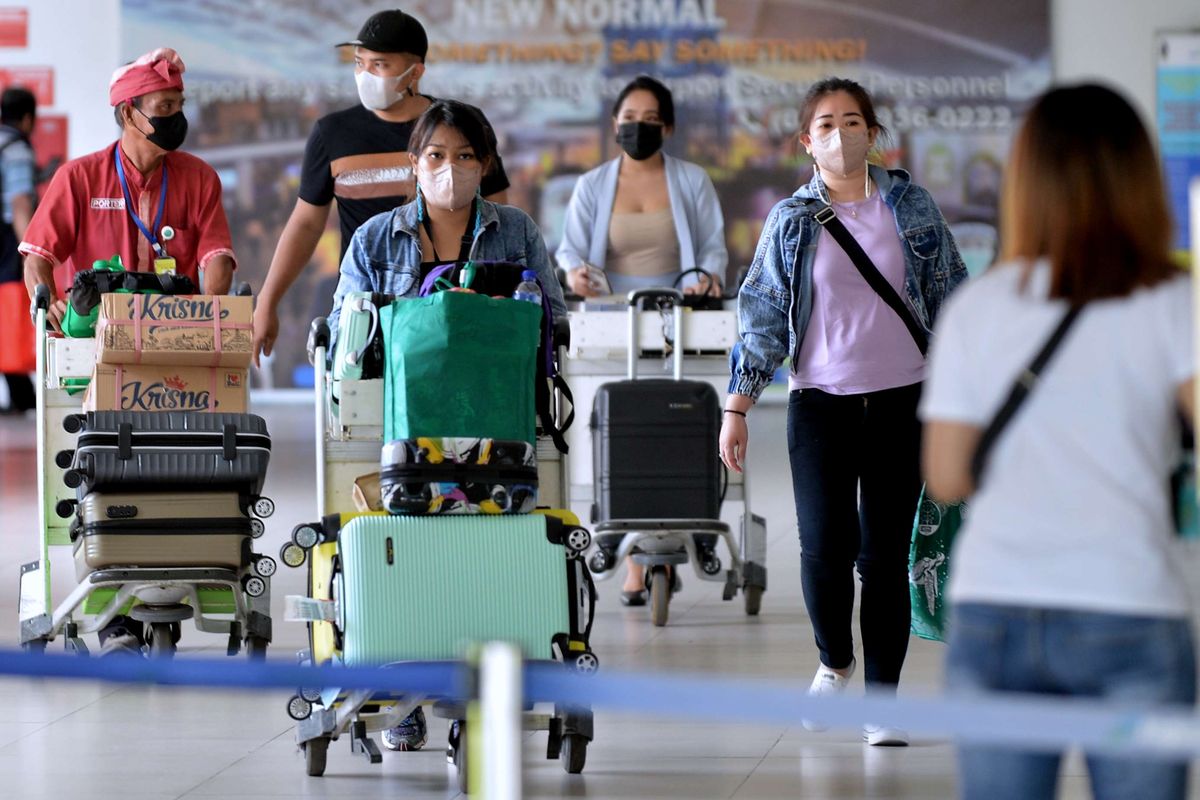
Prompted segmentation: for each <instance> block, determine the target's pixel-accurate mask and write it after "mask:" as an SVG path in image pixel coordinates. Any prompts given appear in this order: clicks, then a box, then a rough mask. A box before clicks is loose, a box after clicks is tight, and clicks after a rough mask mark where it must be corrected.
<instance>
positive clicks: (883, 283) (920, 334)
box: [809, 201, 929, 356]
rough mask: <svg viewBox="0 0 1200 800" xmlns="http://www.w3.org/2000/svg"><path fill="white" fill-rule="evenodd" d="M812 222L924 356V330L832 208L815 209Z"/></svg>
mask: <svg viewBox="0 0 1200 800" xmlns="http://www.w3.org/2000/svg"><path fill="white" fill-rule="evenodd" d="M809 202H817V201H809ZM813 219H815V220H816V221H817V222H818V223H819V224H820V225H821V227H822V228H824V229H825V230H827V231H829V235H830V236H832V237H833V240H834V241H835V242H837V243H838V244H839V245H841V248H842V249H843V250H845V251H846V255H848V256H850V261H851V262H853V263H854V266H855V268H856V269H857V270H858V272H859V274H860V275H862V276H863V279H864V280H865V281H866V282H867V285H869V286H870V287H871V288H872V289H874V290H875V294H877V295H879V299H881V300H883V302H885V303H887V304H888V306H889V307H890V308H891V309H892V310H893V311H895V312H896V314H897V316H899V317H900V320H901V321H902V322H903V323H904V327H906V328H908V332H909V334H910V335H911V336H912V338H913V341H914V342H916V343H917V349H918V350H920V351H921V355H922V356H924V355H925V353H926V352H927V351H928V350H929V337H928V336H926V335H925V330H924V329H923V328H922V327H921V325H920V323H918V322H917V321H916V319H914V318H913V315H912V312H911V311H909V309H908V306H906V305H905V304H904V301H903V300H902V299H901V298H900V295H899V294H897V293H896V290H895V289H893V288H892V285H891V284H890V283H888V281H887V278H885V277H883V274H882V273H881V272H880V271H879V268H878V267H876V266H875V262H873V261H871V257H870V256H869V255H867V252H866V251H865V250H863V249H862V246H861V245H860V244H859V243H858V240H857V239H855V238H854V235H853V234H852V233H850V231H848V230H846V226H845V225H843V224H842V221H841V220H840V219H838V218H837V212H836V211H834V210H833V206H829V205H824V204H822V206H821V208H819V209H817V212H816V213H815V214H813Z"/></svg>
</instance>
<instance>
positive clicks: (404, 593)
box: [337, 515, 590, 666]
mask: <svg viewBox="0 0 1200 800" xmlns="http://www.w3.org/2000/svg"><path fill="white" fill-rule="evenodd" d="M569 530H571V529H570V528H568V527H566V526H563V525H562V524H561V523H559V522H557V521H556V520H553V519H548V518H546V517H543V516H540V515H533V516H488V517H484V516H455V517H450V516H443V517H416V516H410V517H388V516H362V517H355V518H353V519H351V520H350V521H349V522H347V523H346V524H345V526H344V527H342V528H341V530H340V532H339V533H338V535H337V541H338V557H339V562H340V563H339V564H338V569H339V571H340V576H339V577H338V579H337V581H338V583H339V584H340V586H339V589H340V592H339V595H340V598H339V599H340V603H341V609H340V615H339V616H340V617H341V619H340V625H339V627H340V629H341V636H340V638H341V642H340V645H341V650H342V661H343V663H345V664H347V665H351V666H353V665H369V664H386V663H390V662H394V661H416V660H419V661H425V660H431V661H432V660H443V659H445V660H450V659H460V658H462V657H464V655H465V654H466V650H467V648H468V646H469V645H470V644H471V643H473V642H486V641H493V640H503V641H508V642H512V643H514V644H516V645H517V646H519V647H520V648H521V650H522V651H523V653H524V655H525V657H526V658H529V659H547V660H548V659H552V658H555V659H557V660H563V659H564V658H565V657H569V656H568V652H567V651H569V650H574V649H576V648H577V647H579V645H573V644H572V640H578V639H579V638H580V635H581V632H580V631H578V629H577V624H575V622H576V621H575V615H576V613H577V612H576V608H575V603H576V600H575V598H576V597H578V596H580V595H581V594H582V592H581V590H582V589H583V587H578V586H576V585H575V584H576V582H577V578H576V577H575V576H576V574H577V573H576V571H575V570H574V569H573V567H575V566H577V564H576V562H579V563H582V562H581V561H580V560H579V558H578V557H577V554H575V553H570V552H569V551H568V547H567V546H566V542H565V541H564V532H566V531H569ZM584 591H586V590H584ZM588 627H590V621H589V624H588ZM572 634H574V635H572ZM583 635H584V637H586V633H584V634H583ZM583 641H586V638H584V639H583Z"/></svg>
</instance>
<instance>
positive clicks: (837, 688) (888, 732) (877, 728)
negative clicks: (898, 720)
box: [801, 659, 908, 747]
mask: <svg viewBox="0 0 1200 800" xmlns="http://www.w3.org/2000/svg"><path fill="white" fill-rule="evenodd" d="M857 667H858V661H857V659H851V660H850V666H849V668H848V669H846V670H845V673H846V674H845V675H841V674H839V673H838V672H836V671H835V670H833V669H831V668H829V667H827V666H825V665H824V664H821V665H820V666H819V667H818V668H817V674H816V675H814V676H813V680H812V685H810V686H809V687H808V694H809V696H810V697H820V696H823V695H834V694H841V693H843V692H845V691H846V687H847V686H849V685H850V679H851V678H853V677H854V671H855V669H856V668H857ZM801 724H802V725H803V726H804V729H805V730H807V731H813V732H817V731H823V730H825V726H824V725H822V724H821V723H819V722H814V721H812V720H807V719H806V720H801ZM862 736H863V741H864V742H866V743H867V744H869V745H872V746H875V747H905V746H907V745H908V734H907V733H906V732H905V731H903V730H901V729H900V728H891V727H888V726H886V725H864V726H863V732H862Z"/></svg>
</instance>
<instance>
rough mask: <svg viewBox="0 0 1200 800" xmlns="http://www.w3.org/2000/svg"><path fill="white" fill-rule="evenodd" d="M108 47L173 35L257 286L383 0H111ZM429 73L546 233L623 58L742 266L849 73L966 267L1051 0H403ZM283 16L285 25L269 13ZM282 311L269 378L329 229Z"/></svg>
mask: <svg viewBox="0 0 1200 800" xmlns="http://www.w3.org/2000/svg"><path fill="white" fill-rule="evenodd" d="M122 5H123V14H122V19H123V36H122V42H123V45H122V46H123V49H124V52H123V56H124V57H125V58H134V57H136V56H137V55H138V54H140V53H143V52H146V51H147V50H150V49H152V48H154V47H158V46H162V45H166V44H169V45H171V46H173V47H175V48H176V49H178V50H179V51H180V53H181V54H182V55H183V58H184V60H185V61H186V62H187V65H188V72H187V91H188V96H189V103H188V115H189V121H190V124H191V133H190V135H189V139H188V144H187V147H188V148H189V149H191V150H192V151H193V152H195V153H196V154H197V155H200V156H201V157H203V158H205V159H206V160H208V161H209V163H211V164H212V165H213V166H214V167H216V168H217V170H218V172H219V173H220V175H221V179H222V181H223V184H224V186H225V191H226V197H225V200H226V205H227V208H228V210H229V214H230V223H231V225H232V228H233V231H234V244H235V248H236V249H237V253H238V257H239V262H240V265H241V272H240V277H241V278H244V279H248V280H250V281H251V283H252V285H253V286H254V287H255V288H256V289H257V288H258V287H260V286H261V284H262V279H263V276H264V275H265V271H266V268H267V265H268V263H269V262H270V259H271V255H272V253H273V252H274V249H275V244H276V242H277V240H278V237H279V233H280V231H281V230H282V227H283V224H284V222H285V221H286V220H287V218H288V215H289V214H290V213H291V210H292V208H293V206H294V204H295V200H296V190H297V186H298V183H299V175H300V164H301V160H302V157H303V152H304V143H305V139H306V138H307V136H308V133H309V131H310V130H311V128H312V124H313V122H314V121H315V120H316V119H317V118H318V117H319V116H321V115H322V114H325V113H328V112H330V111H333V110H337V109H340V108H345V107H347V106H349V105H352V104H354V103H357V102H358V96H357V93H356V90H355V85H354V79H353V67H352V66H351V65H350V63H349V60H348V56H349V55H350V54H349V53H344V52H343V53H339V52H338V50H337V49H336V48H335V47H333V45H334V44H335V43H337V42H340V41H346V40H347V39H350V38H353V37H354V35H355V34H356V33H357V31H358V29H359V27H360V26H361V25H362V23H363V22H364V21H365V19H366V17H367V16H369V15H370V14H371V13H373V12H374V11H377V10H379V6H378V5H377V4H371V3H346V4H343V5H340V6H338V5H334V4H328V3H323V2H317V0H296V2H290V1H287V2H285V0H263V1H262V2H257V3H254V4H246V5H244V6H236V5H230V4H228V3H225V2H219V1H218V0H154V2H151V0H123V4H122ZM404 8H405V10H406V11H408V12H409V13H411V14H413V15H414V16H416V17H417V18H418V19H419V20H421V22H422V23H423V24H424V25H425V27H426V30H427V32H428V36H429V41H430V50H429V57H428V70H427V72H426V75H425V78H424V79H423V80H422V82H421V86H420V90H421V91H422V92H424V93H426V94H430V95H433V96H438V97H450V98H457V99H461V100H465V101H468V102H471V103H474V104H476V105H478V106H479V107H481V108H482V109H483V110H484V111H485V112H486V114H487V115H488V117H489V119H490V120H491V122H492V123H493V125H494V127H495V128H496V130H497V133H498V135H499V140H500V150H501V155H502V156H503V158H504V164H505V168H506V170H507V172H508V175H509V177H510V179H511V181H512V188H511V189H510V190H509V193H508V197H509V202H511V203H513V204H514V205H517V206H520V207H521V208H523V209H525V210H526V211H528V212H529V213H530V214H531V215H532V216H533V218H534V219H535V220H537V222H538V223H539V225H540V226H541V229H542V233H543V234H544V236H545V238H546V241H547V244H548V245H549V247H550V248H551V250H553V249H554V248H555V247H556V246H557V244H558V241H559V238H560V236H561V229H562V220H563V212H564V209H565V206H566V203H567V200H568V198H569V197H570V194H571V189H572V187H573V186H574V184H575V180H576V179H577V177H578V176H579V175H580V174H582V173H583V172H586V171H587V170H589V169H591V168H593V167H595V166H597V165H599V164H600V163H602V162H604V161H606V160H608V159H611V158H615V157H616V156H617V155H618V153H619V150H618V148H617V146H616V144H615V142H614V141H613V130H612V120H611V113H612V103H613V101H614V99H615V97H616V95H617V93H618V92H619V91H620V89H621V88H622V87H623V86H624V85H625V84H626V83H628V81H629V80H631V79H632V78H634V77H635V76H637V75H639V74H642V73H648V74H651V75H654V76H655V77H658V78H660V79H662V80H664V82H666V83H667V85H668V86H670V88H671V90H672V92H673V93H674V98H675V105H676V124H675V131H674V134H673V135H672V136H671V137H670V138H669V139H668V142H667V145H666V151H667V152H669V153H671V154H672V155H676V156H679V157H681V158H685V159H688V160H691V161H694V162H697V163H699V164H701V165H703V166H704V167H705V168H706V169H707V170H708V172H709V174H710V176H711V177H712V179H713V182H714V184H715V185H716V188H717V192H718V195H719V197H720V199H721V204H722V208H723V211H724V215H725V230H726V241H727V244H728V247H729V254H730V275H729V276H728V277H730V278H732V277H734V276H735V275H736V273H737V271H738V270H739V269H740V268H742V267H744V266H746V265H747V264H749V262H750V259H751V258H752V256H753V252H754V246H755V244H756V242H757V240H758V235H759V231H760V230H761V227H762V222H763V220H764V219H765V217H766V215H767V212H768V211H769V210H770V208H771V207H772V205H774V204H775V202H777V201H778V200H779V199H780V198H782V197H785V196H787V195H789V194H791V193H792V192H793V191H794V190H795V188H796V187H797V186H798V185H799V184H800V183H803V182H805V181H807V180H808V178H809V177H810V176H811V174H812V173H811V171H812V165H811V162H810V161H809V160H808V159H807V157H805V156H804V151H803V148H800V147H799V146H798V145H797V141H796V133H797V127H798V124H799V121H798V118H799V106H800V103H801V101H802V99H803V97H804V94H805V92H806V91H807V89H808V87H809V86H810V85H811V84H812V83H813V82H814V81H816V80H819V79H821V78H823V77H827V76H832V75H837V76H843V77H848V78H853V79H855V80H858V81H859V82H861V83H862V84H863V85H864V86H865V87H866V88H867V89H868V90H869V91H870V92H871V93H872V94H873V95H874V97H875V99H876V102H877V104H878V111H879V116H880V120H881V121H882V123H883V124H884V126H885V127H886V128H887V129H888V131H889V133H890V135H889V136H888V138H887V140H886V141H887V148H886V151H885V153H884V159H885V160H886V162H887V163H888V164H889V165H894V166H902V167H904V168H906V169H908V170H909V171H910V172H912V174H913V177H914V179H915V180H916V181H917V182H918V183H920V184H922V185H924V186H926V187H927V188H928V189H929V190H930V191H931V192H932V193H933V195H934V197H935V198H936V199H937V201H938V203H939V204H940V205H941V207H942V210H943V212H944V213H945V215H946V217H947V219H948V220H949V221H950V222H951V223H952V225H953V226H954V231H955V234H956V237H957V238H958V242H959V245H960V248H961V249H962V251H963V254H964V257H965V258H966V259H967V261H968V263H969V266H970V267H971V268H972V269H973V270H978V269H981V268H982V267H983V266H986V264H987V263H989V262H990V260H991V257H992V254H993V252H994V249H995V244H996V204H997V198H998V194H999V188H1000V175H1001V170H1002V166H1003V164H1004V160H1005V158H1006V155H1007V150H1008V146H1009V142H1010V139H1011V135H1012V132H1013V130H1014V125H1015V123H1016V122H1017V119H1018V117H1019V115H1020V113H1021V111H1022V109H1023V108H1024V107H1025V105H1026V104H1027V103H1028V101H1029V100H1030V99H1031V98H1032V97H1033V96H1034V95H1036V94H1037V93H1038V92H1040V91H1041V90H1043V89H1044V88H1045V87H1046V86H1047V85H1048V84H1049V82H1050V75H1051V71H1050V34H1049V0H1011V1H1010V2H1007V3H1004V4H996V3H994V2H990V0H962V1H961V2H959V3H956V4H955V7H954V13H952V14H949V13H946V10H945V8H944V6H943V5H942V4H940V3H925V2H922V3H904V4H891V3H883V2H879V0H845V2H840V3H830V2H827V0H760V2H755V3H743V2H739V1H738V0H611V1H605V0H416V1H415V2H409V3H406V4H405V6H404ZM282 20H286V21H287V24H286V25H283V24H281V21H282ZM333 217H334V215H332V214H331V219H330V224H329V227H328V229H327V232H326V235H325V237H324V238H323V239H322V241H321V244H320V245H319V247H318V250H317V254H316V255H315V256H314V259H313V263H312V265H311V266H310V267H309V269H307V270H306V271H305V273H304V274H303V275H302V276H301V278H300V280H299V281H297V283H296V284H295V286H294V287H293V289H292V290H291V293H290V294H289V296H288V297H287V298H286V300H285V307H284V308H281V332H280V337H279V340H278V345H277V348H278V352H279V356H278V357H277V359H276V363H275V369H274V374H273V377H274V382H275V385H289V384H290V383H291V382H292V376H293V374H294V373H296V374H299V373H302V372H303V370H302V369H299V370H298V369H297V368H298V367H302V366H303V365H304V363H305V358H304V340H305V331H306V330H307V326H308V322H309V321H310V320H311V318H312V317H313V316H315V315H318V314H320V315H324V314H327V313H328V311H329V306H330V302H331V299H332V295H333V286H334V284H335V282H336V274H337V266H338V264H337V260H338V252H339V247H338V233H337V225H336V220H335V219H333Z"/></svg>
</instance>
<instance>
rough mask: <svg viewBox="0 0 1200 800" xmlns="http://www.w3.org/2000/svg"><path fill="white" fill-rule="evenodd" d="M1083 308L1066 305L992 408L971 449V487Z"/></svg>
mask: <svg viewBox="0 0 1200 800" xmlns="http://www.w3.org/2000/svg"><path fill="white" fill-rule="evenodd" d="M1082 310H1083V306H1071V308H1069V309H1067V313H1066V314H1064V315H1063V318H1062V319H1061V320H1060V321H1059V323H1058V325H1057V326H1056V327H1055V328H1054V332H1053V333H1051V334H1050V338H1049V339H1047V340H1046V343H1045V344H1044V345H1042V349H1041V350H1039V351H1038V354H1037V355H1036V356H1034V358H1033V361H1031V362H1030V363H1029V366H1028V367H1026V368H1025V371H1024V372H1022V373H1021V374H1020V376H1018V377H1017V381H1016V383H1014V384H1013V387H1012V389H1011V390H1010V391H1009V393H1008V398H1007V399H1005V401H1004V405H1002V406H1000V410H999V411H997V412H996V416H994V417H992V421H991V422H989V423H988V425H987V427H986V428H984V429H983V434H982V435H980V437H979V444H978V445H976V447H975V453H974V454H973V455H972V456H971V480H972V482H973V483H974V484H975V488H976V489H978V488H979V481H980V479H981V478H982V477H983V471H984V468H986V467H987V459H988V456H989V455H990V454H991V451H992V448H993V447H994V446H995V444H996V440H997V439H999V438H1000V434H1001V433H1003V432H1004V429H1005V428H1007V427H1008V423H1009V422H1011V421H1012V418H1013V416H1015V415H1016V413H1017V411H1018V410H1019V409H1020V408H1021V406H1022V405H1023V404H1024V402H1025V398H1027V397H1028V396H1029V393H1030V392H1031V391H1032V390H1033V387H1034V386H1035V385H1037V382H1038V378H1039V377H1041V374H1042V370H1044V369H1045V368H1046V364H1047V363H1048V362H1049V361H1050V358H1051V357H1052V356H1053V355H1054V353H1055V351H1056V350H1058V346H1059V345H1060V344H1062V340H1063V339H1064V338H1065V337H1066V335H1067V332H1068V331H1069V330H1071V326H1072V325H1074V324H1075V320H1076V319H1077V318H1078V317H1079V312H1080V311H1082Z"/></svg>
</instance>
